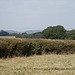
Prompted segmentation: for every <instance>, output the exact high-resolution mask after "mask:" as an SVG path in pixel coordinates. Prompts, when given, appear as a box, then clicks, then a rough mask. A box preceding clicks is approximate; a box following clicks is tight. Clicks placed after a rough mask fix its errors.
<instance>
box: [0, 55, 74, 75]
mask: <svg viewBox="0 0 75 75" xmlns="http://www.w3.org/2000/svg"><path fill="white" fill-rule="evenodd" d="M52 68H53V70H52ZM56 68H58V69H59V70H56ZM74 68H75V55H74V54H69V55H56V54H50V55H33V56H30V57H13V58H7V59H0V75H75V69H74ZM68 69H69V70H68Z"/></svg>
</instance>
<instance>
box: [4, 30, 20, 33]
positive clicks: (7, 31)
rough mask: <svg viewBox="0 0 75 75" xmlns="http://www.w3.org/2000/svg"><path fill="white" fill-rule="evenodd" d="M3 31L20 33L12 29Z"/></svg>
mask: <svg viewBox="0 0 75 75" xmlns="http://www.w3.org/2000/svg"><path fill="white" fill-rule="evenodd" d="M5 31H6V32H8V33H21V32H18V31H14V30H5Z"/></svg>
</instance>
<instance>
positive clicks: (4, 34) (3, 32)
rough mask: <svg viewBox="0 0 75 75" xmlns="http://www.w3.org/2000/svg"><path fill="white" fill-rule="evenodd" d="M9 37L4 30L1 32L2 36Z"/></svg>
mask: <svg viewBox="0 0 75 75" xmlns="http://www.w3.org/2000/svg"><path fill="white" fill-rule="evenodd" d="M8 35H9V33H8V32H6V31H4V30H1V31H0V36H8Z"/></svg>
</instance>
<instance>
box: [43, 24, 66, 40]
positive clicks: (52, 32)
mask: <svg viewBox="0 0 75 75" xmlns="http://www.w3.org/2000/svg"><path fill="white" fill-rule="evenodd" d="M65 36H66V30H65V29H64V27H63V26H61V25H58V26H53V27H52V26H50V27H47V28H46V29H45V30H43V31H42V38H47V39H64V38H65Z"/></svg>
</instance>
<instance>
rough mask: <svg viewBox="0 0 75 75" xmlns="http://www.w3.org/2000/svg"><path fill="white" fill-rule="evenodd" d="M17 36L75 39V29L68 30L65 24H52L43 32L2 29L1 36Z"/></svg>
mask: <svg viewBox="0 0 75 75" xmlns="http://www.w3.org/2000/svg"><path fill="white" fill-rule="evenodd" d="M7 35H8V36H16V37H17V38H45V39H71V40H75V30H70V31H68V30H66V29H65V28H64V27H63V26H61V25H57V26H50V27H47V28H46V29H44V30H43V31H42V32H37V33H32V34H28V33H12V34H9V33H7V32H5V31H3V30H2V31H0V36H7Z"/></svg>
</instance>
